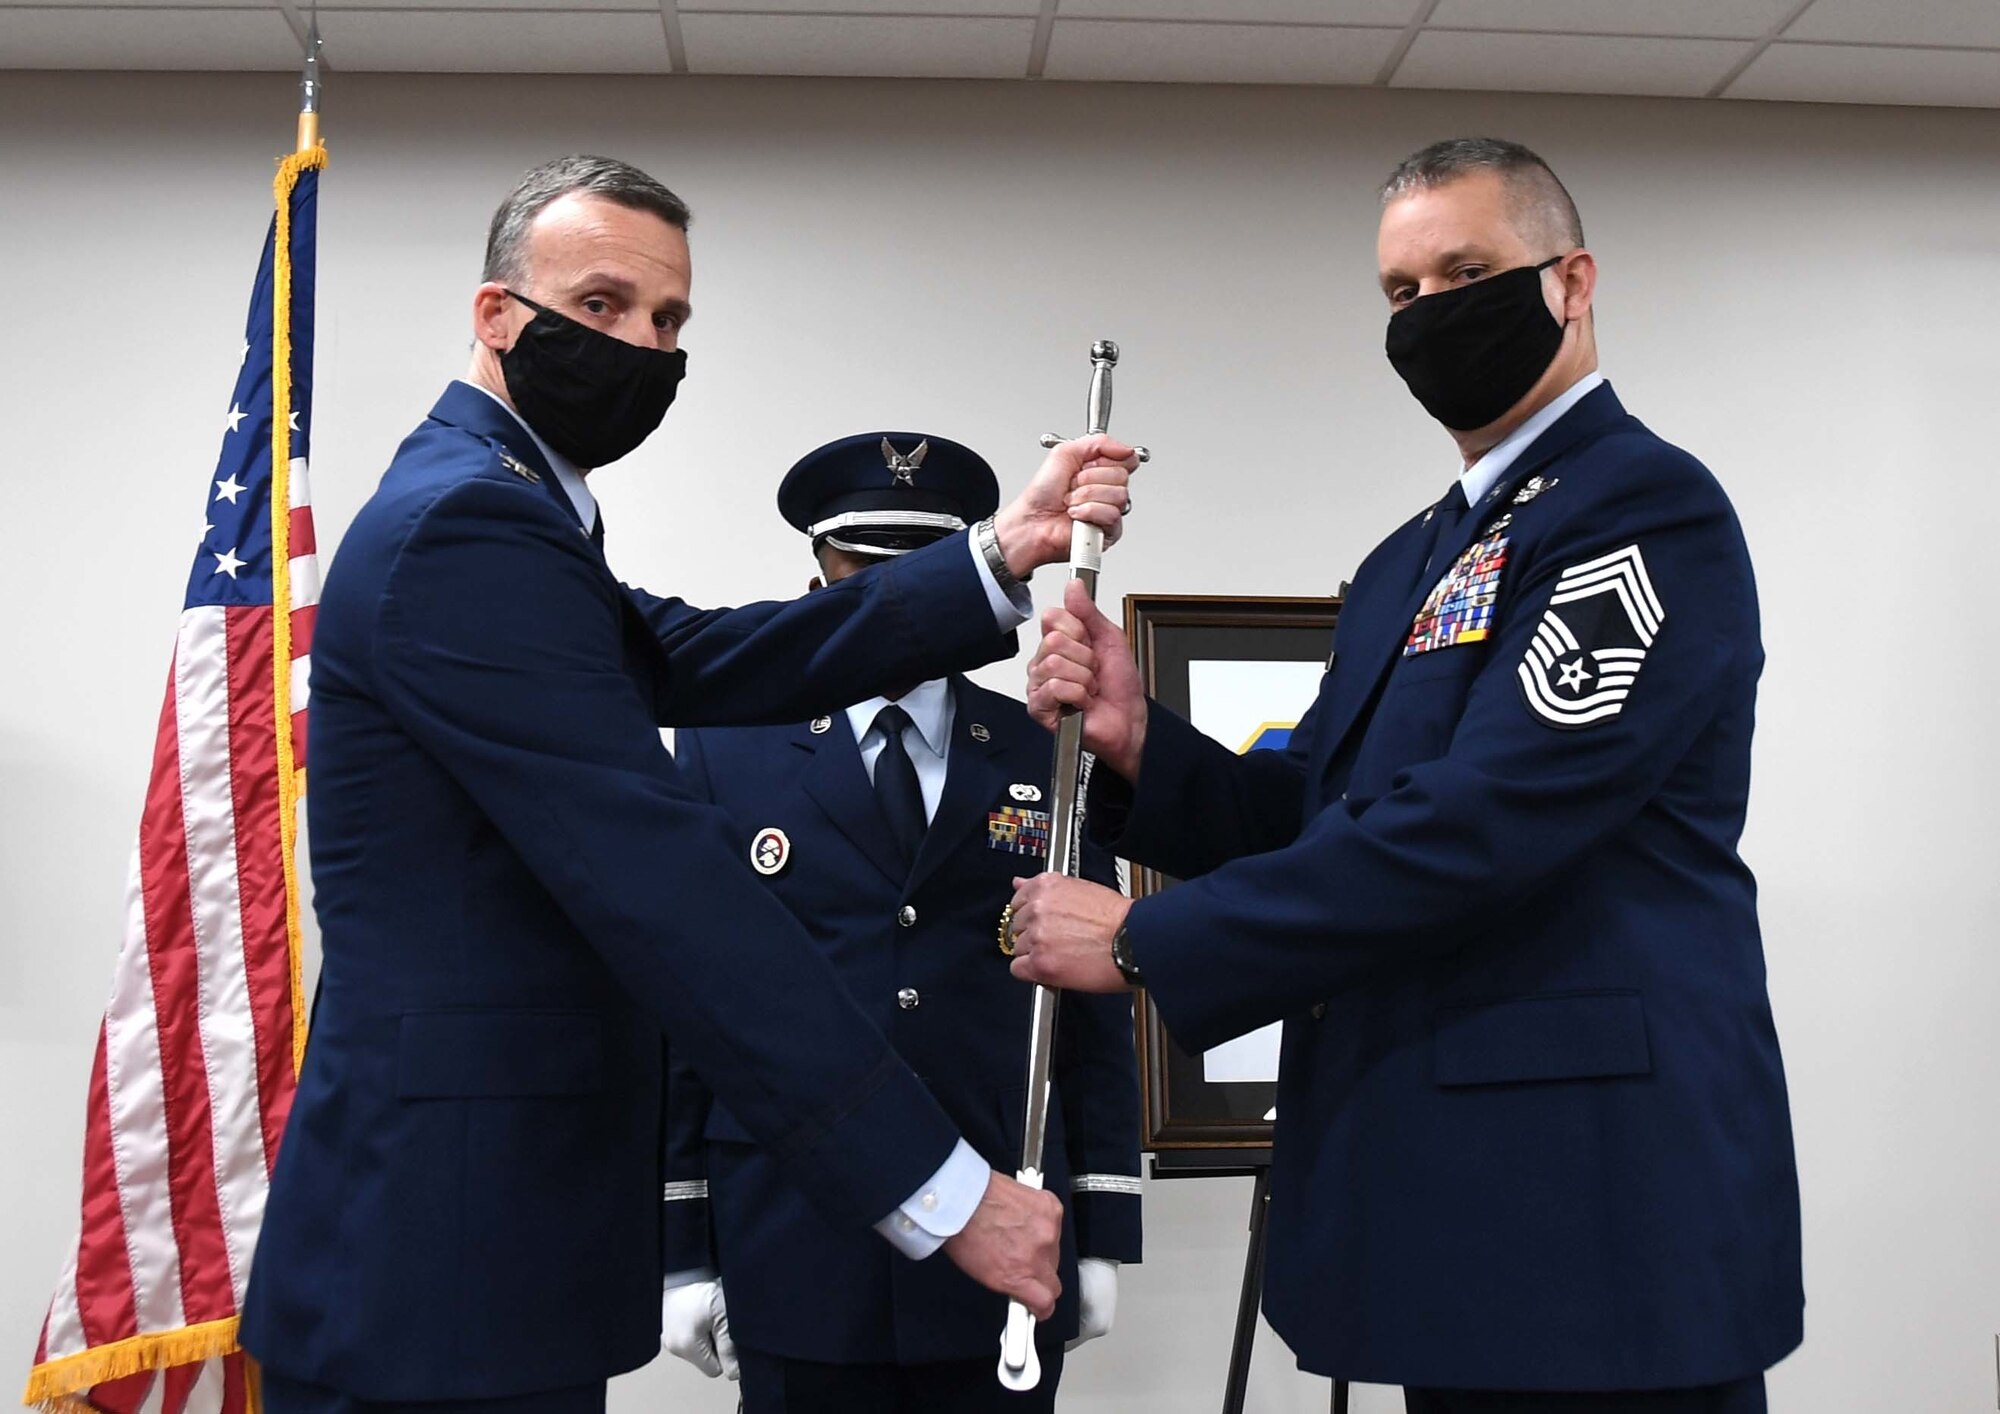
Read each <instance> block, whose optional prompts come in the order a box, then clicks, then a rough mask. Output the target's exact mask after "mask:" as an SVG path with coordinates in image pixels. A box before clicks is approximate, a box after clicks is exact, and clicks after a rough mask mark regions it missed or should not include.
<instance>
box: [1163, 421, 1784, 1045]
mask: <svg viewBox="0 0 2000 1414" xmlns="http://www.w3.org/2000/svg"><path fill="white" fill-rule="evenodd" d="M1658 456H1659V457H1660V458H1662V459H1663V461H1662V463H1656V464H1652V465H1648V466H1637V465H1635V466H1632V467H1629V468H1621V473H1620V476H1619V477H1618V478H1617V485H1618V487H1619V488H1621V489H1617V490H1613V491H1607V492H1600V493H1599V496H1600V499H1601V501H1606V502H1609V504H1596V505H1594V506H1592V507H1591V508H1590V509H1589V513H1587V514H1581V515H1572V516H1571V517H1570V518H1569V519H1568V520H1567V521H1565V522H1562V523H1559V524H1557V525H1555V526H1553V527H1551V529H1550V531H1549V532H1548V533H1547V534H1546V535H1545V536H1544V537H1543V539H1542V540H1541V542H1540V545H1539V548H1538V551H1537V554H1536V557H1535V559H1534V561H1533V563H1529V564H1523V565H1522V566H1520V569H1521V572H1522V578H1521V580H1520V582H1519V583H1518V584H1517V585H1516V586H1514V587H1513V588H1512V590H1511V591H1509V590H1507V589H1505V588H1504V587H1503V591H1502V592H1503V594H1504V595H1505V598H1504V600H1503V605H1504V606H1505V615H1504V618H1503V621H1501V622H1500V623H1498V624H1497V625H1496V635H1495V637H1494V638H1492V639H1491V640H1489V641H1487V642H1485V643H1483V644H1481V645H1478V646H1476V647H1475V646H1460V647H1454V648H1447V649H1440V650H1434V651H1439V652H1449V653H1484V654H1486V657H1485V658H1484V660H1483V661H1482V662H1481V664H1480V666H1479V667H1478V670H1477V675H1476V677H1474V678H1473V679H1472V681H1471V684H1470V687H1469V690H1468V696H1467V698H1466V702H1465V707H1464V710H1463V713H1462V715H1461V716H1460V717H1459V719H1458V722H1457V725H1456V727H1455V729H1454V731H1453V734H1452V736H1451V738H1450V741H1449V744H1448V746H1447V747H1446V749H1445V750H1444V752H1443V754H1442V755H1439V756H1437V757H1435V758H1434V759H1430V760H1426V761H1423V762H1422V764H1419V765H1414V766H1410V767H1408V768H1405V769H1402V770H1398V771H1396V772H1395V773H1394V775H1393V779H1391V780H1390V781H1388V782H1387V783H1386V788H1385V789H1383V790H1382V791H1380V792H1379V793H1375V794H1373V795H1367V794H1363V793H1361V792H1358V791H1357V792H1355V793H1354V796H1353V798H1352V799H1341V800H1338V801H1335V802H1333V803H1331V804H1329V805H1328V806H1327V807H1326V808H1325V809H1323V810H1321V811H1320V812H1319V813H1318V814H1317V815H1316V816H1315V817H1314V818H1313V819H1312V820H1311V821H1310V822H1308V823H1307V824H1306V825H1305V827H1304V828H1303V829H1302V830H1300V831H1299V832H1298V833H1297V835H1296V837H1295V838H1294V839H1292V840H1291V842H1290V843H1288V844H1285V845H1283V846H1282V847H1279V848H1275V849H1271V850H1268V851H1266V852H1261V853H1251V854H1248V855H1246V856H1244V857H1241V858H1237V859H1235V860H1234V861H1233V862H1230V863H1227V864H1224V865H1222V866H1221V867H1219V868H1216V869H1215V870H1214V871H1213V872H1210V873H1207V874H1205V875H1203V876H1202V877H1199V878H1195V879H1192V880H1190V881H1189V882H1187V883H1184V884H1182V885H1181V886H1179V887H1177V888H1175V889H1173V890H1171V891H1169V892H1167V893H1165V894H1161V895H1158V896H1156V897H1153V898H1147V899H1142V900H1140V901H1139V902H1138V903H1137V904H1135V905H1134V906H1133V909H1132V913H1131V916H1130V919H1129V922H1128V926H1129V928H1130V930H1131V937H1132V945H1133V951H1134V955H1135V957H1136V958H1137V960H1138V963H1139V967H1140V970H1141V971H1142V972H1143V973H1144V974H1145V976H1146V981H1147V990H1148V992H1149V994H1150V995H1151V996H1152V997H1153V999H1154V1001H1155V1003H1156V1004H1157V1005H1158V1006H1159V1007H1160V1009H1161V1012H1162V1014H1163V1016H1164V1017H1165V1018H1166V1020H1167V1022H1168V1024H1169V1025H1170V1026H1171V1028H1172V1029H1173V1032H1174V1034H1175V1036H1176V1037H1178V1038H1179V1039H1180V1041H1181V1042H1182V1044H1184V1045H1187V1046H1189V1047H1190V1048H1193V1049H1203V1048H1206V1047H1209V1046H1213V1045H1216V1044H1218V1043H1219V1042H1221V1041H1223V1040H1226V1039H1228V1038H1230V1037H1232V1036H1237V1035H1241V1034H1243V1033H1245V1032H1247V1031H1250V1030H1252V1029H1254V1028H1255V1027H1258V1026H1261V1025H1264V1024H1267V1023H1269V1022H1271V1021H1275V1020H1278V1019H1280V1018H1282V1017H1284V1016H1286V1015H1289V1014H1292V1013H1296V1012H1297V1011H1299V1010H1300V1009H1301V1008H1302V1007H1304V1006H1305V1005H1307V1004H1309V1003H1311V1002H1314V1001H1317V1000H1320V999H1323V998H1326V997H1329V996H1333V995H1335V994H1337V993H1339V992H1340V991H1341V990H1343V989H1344V988H1346V987H1348V986H1350V985H1351V984H1353V983H1354V982H1356V981H1357V980H1359V979H1360V978H1362V977H1364V976H1365V975H1367V973H1368V972H1369V971H1371V970H1372V969H1375V968H1379V967H1382V966H1385V965H1392V964H1406V963H1409V962H1411V961H1414V960H1417V959H1420V958H1423V957H1427V956H1435V955H1440V954H1442V953H1445V952H1447V951H1452V950H1457V949H1461V948H1466V947H1476V946H1478V945H1479V942H1480V938H1481V932H1482V930H1481V929H1480V928H1479V926H1478V920H1479V919H1480V917H1482V916H1490V915H1491V914H1492V913H1493V912H1494V911H1496V910H1505V909H1508V908H1510V907H1514V906H1518V905H1519V904H1520V903H1521V901H1523V900H1525V899H1527V898H1528V897H1529V896H1531V895H1533V894H1534V893H1535V892H1536V891H1538V890H1541V889H1544V888H1546V887H1548V886H1549V885H1550V884H1551V883H1553V882H1554V881H1556V880H1558V879H1560V878H1561V877H1562V876H1563V874H1564V873H1565V872H1566V871H1569V870H1573V869H1578V868H1585V867H1587V863H1586V858H1587V856H1588V854H1589V853H1590V851H1591V850H1592V849H1593V847H1595V846H1597V845H1598V844H1600V843H1602V842H1604V841H1605V840H1607V839H1608V838H1610V837H1611V836H1612V835H1613V834H1614V833H1616V832H1617V831H1620V830H1622V829H1624V828H1626V827H1627V826H1628V825H1630V824H1631V823H1632V822H1633V820H1634V818H1635V817H1636V816H1638V814H1639V813H1640V812H1641V811H1642V810H1643V809H1644V808H1645V807H1646V806H1647V804H1648V802H1649V801H1651V800H1652V799H1653V798H1654V797H1655V795H1656V794H1657V793H1658V792H1659V791H1660V789H1661V787H1662V784H1663V783H1664V782H1665V781H1666V779H1667V777H1668V775H1669V773H1670V772H1671V771H1672V770H1673V769H1674V767H1675V766H1676V764H1677V763H1678V762H1679V761H1680V760H1681V758H1682V757H1683V755H1684V754H1685V753H1686V752H1687V751H1688V749H1689V747H1690V745H1691V743H1692V742H1693V741H1694V739H1695V737H1696V735H1697V733H1699V732H1700V731H1702V729H1703V728H1704V727H1705V726H1706V725H1707V724H1708V723H1710V722H1711V721H1712V720H1714V719H1715V717H1716V714H1717V710H1718V707H1719V706H1720V705H1721V704H1722V703H1723V702H1724V701H1725V700H1727V698H1728V695H1729V694H1731V693H1743V692H1748V691H1751V690H1753V689H1754V683H1755V677H1756V672H1757V669H1758V667H1759V666H1760V665H1761V649H1760V648H1759V647H1758V643H1757V631H1756V603H1755V589H1754V586H1753V584H1752V581H1751V576H1750V567H1749V559H1748V556H1747V553H1746V552H1745V551H1744V548H1743V544H1742V535H1741V531H1740V529H1739V528H1738V527H1737V524H1736V521H1735V517H1734V514H1733V512H1732V511H1731V510H1730V509H1729V506H1728V502H1727V500H1726V499H1725V498H1724V497H1723V496H1722V493H1721V490H1720V488H1718V487H1716V486H1715V485H1714V483H1713V481H1712V480H1710V479H1709V478H1708V476H1707V473H1706V472H1705V471H1703V470H1702V469H1701V468H1700V467H1699V466H1698V465H1697V464H1694V463H1692V461H1691V460H1690V459H1687V458H1685V457H1684V456H1683V455H1682V454H1679V453H1672V452H1670V451H1667V450H1663V451H1662V452H1661V453H1659V454H1658ZM1620 562H1622V563H1625V564H1627V565H1628V566H1630V565H1634V564H1636V566H1637V567H1639V573H1638V575H1637V577H1636V578H1638V579H1643V580H1644V581H1645V584H1644V589H1643V594H1644V595H1645V596H1654V595H1655V594H1656V600H1657V603H1658V604H1659V605H1660V606H1662V607H1663V610H1664V612H1663V614H1662V615H1661V616H1660V621H1659V623H1658V625H1657V635H1656V637H1655V638H1654V640H1653V641H1652V643H1651V645H1650V647H1649V648H1648V649H1647V650H1646V651H1645V652H1644V654H1643V657H1642V660H1641V661H1640V662H1639V665H1638V667H1637V671H1636V675H1635V676H1633V677H1632V678H1631V679H1630V681H1629V683H1627V685H1626V686H1625V687H1624V688H1623V689H1621V690H1620V691H1619V692H1618V694H1617V696H1616V698H1615V700H1611V699H1606V700H1605V710H1604V711H1602V712H1601V713H1600V714H1599V715H1597V716H1596V717H1594V718H1592V719H1590V720H1587V721H1583V722H1574V721H1567V720H1563V719H1562V712H1561V710H1560V704H1558V705H1557V706H1550V705H1549V702H1548V696H1549V692H1548V685H1549V684H1550V683H1551V682H1553V681H1554V678H1553V674H1552V673H1549V672H1546V671H1543V672H1542V677H1541V684H1542V685H1541V686H1539V687H1538V686H1536V685H1535V684H1533V683H1530V682H1529V681H1528V678H1527V676H1526V675H1527V674H1528V673H1529V672H1530V670H1531V668H1530V665H1535V670H1536V671H1542V665H1544V664H1546V663H1548V662H1550V661H1551V660H1550V659H1546V658H1540V657H1537V654H1538V652H1545V651H1547V649H1548V644H1549V643H1550V642H1552V641H1553V637H1552V636H1551V635H1553V634H1554V630H1552V629H1550V628H1549V627H1547V615H1548V612H1549V610H1550V609H1551V608H1552V607H1554V606H1555V601H1556V600H1557V597H1558V595H1559V594H1564V593H1568V594H1572V595H1574V593H1575V592H1576V591H1577V588H1578V586H1579V585H1580V584H1582V583H1583V582H1584V581H1585V580H1588V579H1590V578H1591V576H1599V577H1600V580H1599V582H1601V576H1602V575H1604V574H1606V573H1611V574H1613V575H1614V576H1615V575H1616V574H1617V573H1618V572H1619V571H1618V569H1617V565H1618V564H1619V563H1620ZM1593 566H1594V567H1596V568H1592V567H1593ZM1623 592H1624V594H1625V597H1626V599H1627V601H1628V602H1633V601H1636V600H1637V599H1638V598H1639V597H1641V594H1642V590H1641V588H1640V587H1639V585H1638V584H1637V583H1636V579H1635V582H1634V583H1633V584H1632V585H1631V587H1630V588H1629V589H1628V590H1626V591H1623ZM1597 607H1599V608H1614V609H1615V608H1616V607H1617V601H1616V600H1615V599H1614V600H1607V601H1606V603H1605V604H1603V605H1599V606H1597ZM1572 616H1574V615H1573V614H1572ZM1538 645H1540V647H1539V649H1538ZM1597 661H1598V665H1599V671H1602V672H1607V673H1608V672H1611V671H1612V669H1611V668H1609V667H1607V666H1606V665H1605V663H1606V660H1604V659H1598V660H1597ZM1630 661H1631V660H1630V659H1629V658H1628V659H1627V660H1626V662H1627V664H1628V666H1629V664H1630ZM1568 690H1569V689H1566V688H1563V687H1561V686H1557V687H1556V688H1555V691H1556V692H1557V693H1558V695H1560V694H1561V693H1562V692H1564V691H1568ZM1538 703H1539V705H1538ZM1167 745H1168V744H1167V743H1166V742H1164V741H1163V743H1162V748H1163V750H1164V749H1166V748H1167ZM1148 750H1149V752H1150V751H1151V750H1152V743H1151V741H1150V740H1149V742H1148ZM1172 750H1173V752H1174V753H1176V754H1179V753H1182V752H1183V751H1184V753H1185V756H1186V758H1187V759H1193V757H1194V755H1195V748H1194V746H1193V745H1192V744H1181V745H1176V746H1174V747H1173V748H1172ZM1150 770H1151V763H1150V760H1149V763H1148V767H1147V770H1146V771H1145V772H1142V780H1143V781H1144V783H1145V785H1146V786H1147V787H1148V788H1150V787H1151V786H1152V785H1153V784H1154V783H1153V782H1152V780H1151V779H1150ZM1221 777H1222V772H1221V769H1220V765H1219V763H1213V764H1211V765H1209V766H1206V767H1202V768H1200V769H1193V768H1188V769H1184V770H1183V771H1182V772H1181V774H1180V775H1179V777H1178V778H1177V777H1175V776H1173V775H1171V774H1170V775H1169V776H1168V778H1167V780H1168V782H1169V783H1171V782H1173V781H1175V780H1176V779H1178V780H1180V781H1183V782H1190V783H1196V782H1198V783H1208V782H1211V781H1215V780H1220V779H1221ZM1244 779H1247V777H1246V776H1245V775H1244V773H1243V771H1241V770H1239V772H1238V776H1237V780H1238V782H1239V786H1238V788H1237V791H1238V793H1236V794H1218V793H1217V792H1216V791H1215V790H1213V789H1211V790H1209V792H1208V793H1207V794H1206V795H1205V796H1204V797H1203V798H1202V799H1201V800H1200V801H1198V802H1195V803H1193V804H1192V805H1191V806H1183V805H1178V804H1177V805H1175V806H1173V807H1172V808H1176V809H1184V808H1195V809H1202V808H1207V809H1211V810H1213V811H1215V812H1217V813H1218V814H1220V815H1221V817H1222V823H1221V824H1220V826H1219V828H1220V829H1221V830H1223V831H1224V833H1225V837H1226V839H1227V842H1228V844H1229V845H1230V847H1232V848H1234V847H1237V846H1241V845H1245V844H1250V843H1254V840H1255V836H1254V834H1253V833H1252V831H1251V828H1250V826H1249V824H1248V823H1247V822H1246V821H1244V820H1242V819H1241V818H1240V817H1241V816H1242V815H1243V814H1245V813H1247V812H1248V811H1249V810H1250V809H1252V808H1254V807H1253V805H1252V803H1251V801H1252V799H1253V798H1252V797H1251V796H1249V795H1248V794H1247V793H1244V792H1243V791H1242V788H1241V787H1240V782H1241V781H1242V780H1244ZM1154 799H1155V807H1154V808H1155V809H1166V808H1169V806H1168V804H1167V801H1166V799H1165V798H1164V797H1155V798H1154Z"/></svg>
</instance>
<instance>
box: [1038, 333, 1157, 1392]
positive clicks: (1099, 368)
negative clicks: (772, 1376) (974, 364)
mask: <svg viewBox="0 0 2000 1414" xmlns="http://www.w3.org/2000/svg"><path fill="white" fill-rule="evenodd" d="M1117 362H1118V345H1116V344H1114V343H1112V342H1111V340H1109V339H1099V340H1098V341H1097V342H1096V343H1094V344H1092V345H1091V346H1090V404H1089V423H1090V426H1089V428H1088V429H1087V434H1095V433H1100V432H1106V431H1109V430H1110V425H1111V370H1112V368H1113V367H1115V366H1116V364H1117ZM1066 440H1068V439H1067V438H1063V437H1058V436H1056V435H1055V434H1054V433H1053V432H1050V433H1045V434H1043V436H1042V445H1043V446H1044V447H1056V446H1060V445H1061V444H1062V443H1063V442H1064V441H1066ZM1133 451H1134V452H1136V453H1137V454H1138V457H1139V460H1140V461H1146V460H1148V459H1149V458H1150V457H1151V453H1149V452H1148V451H1147V450H1146V449H1145V448H1144V447H1135V448H1133ZM1103 566H1104V532H1103V531H1102V530H1099V529H1098V528H1097V527H1096V526H1094V525H1091V524H1089V523H1088V522H1086V521H1076V522H1074V523H1072V524H1071V526H1070V532H1069V577H1070V578H1071V579H1073V580H1079V581H1081V582H1082V584H1083V588H1084V592H1085V593H1087V594H1089V595H1090V597H1091V599H1092V600H1093V601H1095V600H1096V598H1097V574H1098V571H1099V570H1100V569H1102V568H1103ZM1083 787H1084V763H1083V713H1082V712H1080V711H1078V710H1076V709H1074V708H1069V707H1065V708H1064V709H1063V715H1062V719H1061V721H1060V722H1059V723H1058V724H1057V727H1056V761H1055V789H1054V791H1053V792H1052V795H1053V799H1052V801H1051V802H1050V806H1049V858H1048V865H1047V871H1048V872H1054V873H1057V874H1067V875H1069V876H1070V877H1072V878H1074V877H1076V875H1077V874H1078V873H1079V872H1080V870H1081V864H1082V857H1083V852H1082V849H1081V848H1080V845H1079V840H1078V831H1079V829H1080V828H1081V826H1082V823H1083ZM1057 1000H1058V998H1057V996H1056V990H1055V988H1053V987H1043V986H1039V985H1038V986H1037V987H1036V988H1035V1001H1034V1010H1033V1012H1032V1019H1031V1021H1030V1023H1029V1027H1028V1104H1027V1118H1026V1120H1025V1122H1024V1123H1023V1124H1022V1126H1021V1168H1020V1171H1019V1172H1018V1173H1016V1174H1015V1175H1014V1177H1015V1179H1016V1180H1017V1181H1018V1182H1020V1183H1022V1184H1024V1185H1026V1186H1027V1187H1029V1188H1040V1187H1041V1186H1042V1145H1043V1141H1044V1140H1046V1139H1047V1137H1048V1126H1049V1071H1050V1066H1051V1063H1052V1061H1053V1058H1054V1055H1055V1047H1056V1002H1057ZM1041 1379H1042V1362H1041V1358H1040V1357H1039V1356H1038V1355H1036V1354H1035V1318H1034V1316H1033V1315H1032V1314H1031V1313H1030V1312H1029V1310H1028V1308H1027V1307H1026V1306H1023V1305H1022V1304H1021V1303H1020V1302H1018V1301H1010V1302H1008V1303H1007V1328H1006V1330H1005V1331H1003V1332H1002V1333H1001V1336H1000V1383H1001V1384H1003V1385H1005V1386H1006V1387H1007V1388H1008V1389H1011V1390H1027V1389H1033V1388H1034V1387H1035V1386H1036V1385H1038V1384H1040V1383H1041Z"/></svg>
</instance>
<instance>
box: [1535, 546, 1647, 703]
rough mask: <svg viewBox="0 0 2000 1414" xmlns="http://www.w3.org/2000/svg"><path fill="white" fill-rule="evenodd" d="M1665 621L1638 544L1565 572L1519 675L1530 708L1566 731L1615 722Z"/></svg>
mask: <svg viewBox="0 0 2000 1414" xmlns="http://www.w3.org/2000/svg"><path fill="white" fill-rule="evenodd" d="M1666 617H1667V611H1666V610H1665V609H1664V608H1663V607H1661V604H1660V598H1659V596H1658V595H1657V594H1655V593H1654V592H1653V584H1652V580H1651V579H1649V578H1648V577H1647V574H1646V560H1645V557H1644V556H1643V555H1641V554H1640V553H1639V547H1638V546H1637V545H1627V546H1626V547H1625V548H1624V549H1622V550H1619V551H1616V552H1614V553H1612V554H1609V555H1604V556H1601V557H1599V558H1598V559H1595V560H1587V561H1585V562H1584V563H1583V564H1580V565H1572V566H1571V567H1570V568H1568V569H1566V570H1564V571H1563V572H1562V577H1561V578H1560V579H1558V580H1557V581H1556V587H1555V593H1554V594H1553V595H1551V596H1550V598H1549V607H1548V610H1547V611H1546V612H1545V613H1544V614H1543V615H1542V621H1541V623H1540V624H1539V625H1537V626H1536V628H1535V637H1534V641H1533V642H1531V643H1530V644H1529V645H1528V652H1527V655H1526V656H1525V657H1523V658H1522V659H1521V666H1520V667H1519V668H1518V669H1517V670H1516V675H1517V676H1518V677H1519V678H1520V680H1521V697H1522V699H1523V700H1524V701H1525V702H1526V703H1527V704H1528V710H1529V711H1531V712H1533V713H1534V714H1535V715H1536V716H1537V717H1540V718H1541V719H1542V720H1543V721H1544V722H1547V723H1548V724H1549V725H1550V726H1552V727H1561V728H1563V729H1564V730H1566V731H1573V730H1575V729H1577V728H1579V727H1587V726H1589V725H1591V724H1592V723H1594V722H1605V721H1609V720H1611V719H1612V718H1613V717H1616V716H1617V715H1618V714H1619V713H1620V712H1622V711H1624V710H1625V700H1626V698H1628V697H1629V696H1631V693H1632V684H1633V681H1634V680H1635V679H1637V677H1638V676H1639V669H1640V668H1642V667H1643V666H1645V662H1646V651H1647V650H1648V649H1649V648H1651V647H1652V646H1653V639H1654V638H1655V637H1656V636H1657V635H1658V634H1659V631H1660V625H1661V624H1662V623H1664V622H1666Z"/></svg>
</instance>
